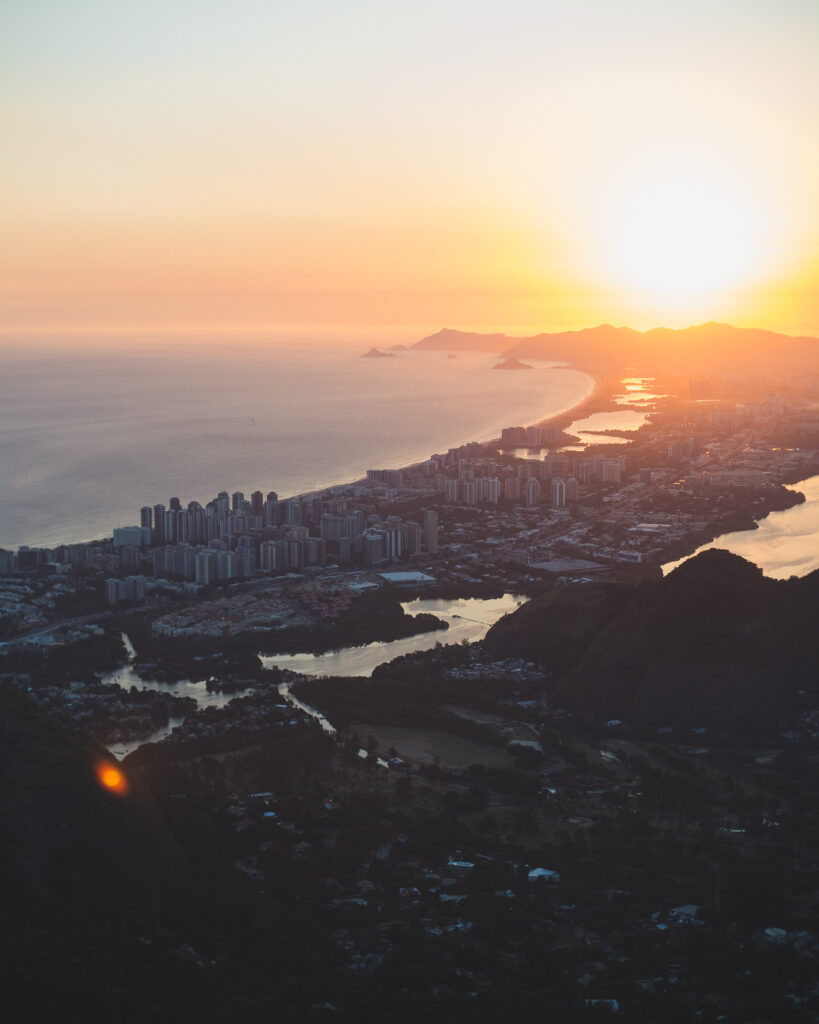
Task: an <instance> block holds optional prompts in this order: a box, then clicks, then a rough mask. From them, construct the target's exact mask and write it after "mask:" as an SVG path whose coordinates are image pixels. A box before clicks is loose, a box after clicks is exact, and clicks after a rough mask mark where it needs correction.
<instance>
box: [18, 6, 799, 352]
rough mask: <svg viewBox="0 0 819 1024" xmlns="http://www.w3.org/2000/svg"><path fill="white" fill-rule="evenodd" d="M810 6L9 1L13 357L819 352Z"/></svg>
mask: <svg viewBox="0 0 819 1024" xmlns="http://www.w3.org/2000/svg"><path fill="white" fill-rule="evenodd" d="M817 53H819V7H817V5H816V4H815V3H812V2H807V0H785V2H781V3H773V2H749V0H746V2H743V3H739V2H734V0H725V2H721V3H718V4H712V3H706V2H704V0H689V2H686V3H677V2H670V3H667V4H657V3H649V2H639V0H623V2H621V3H618V4H612V3H608V2H605V3H604V2H591V0H581V2H578V3H575V4H571V5H568V4H558V3H552V2H549V0H546V2H540V3H523V2H517V3H516V2H511V3H507V4H500V3H483V2H480V0H475V2H470V3H466V2H446V0H443V2H441V3H437V4H432V3H423V2H422V3H417V4H413V5H406V4H399V3H391V2H383V3H379V4H377V5H376V4H370V3H355V2H352V3H347V4H336V3H318V2H311V0H308V2H304V3H301V4H298V5H296V4H284V3H277V2H266V3H263V2H261V0H238V2H233V3H230V4H227V3H224V2H215V0H200V2H197V3H193V0H166V2H159V0H145V2H143V3H142V4H139V5H119V4H110V3H104V2H102V0H76V2H74V3H72V4H58V3H55V2H49V0H25V2H22V0H9V2H7V3H5V4H3V5H2V8H0V69H1V70H0V117H2V126H3V137H4V140H5V150H6V154H7V158H6V160H5V161H4V162H3V166H2V168H0V239H2V242H0V282H2V283H1V284H0V332H2V336H3V337H5V338H11V339H13V338H16V337H20V336H22V335H30V334H33V333H37V332H49V331H51V332H65V333H67V334H77V333H80V334H81V333H83V332H85V333H89V334H93V333H98V332H104V331H106V330H136V331H139V330H146V331H148V330H151V331H155V330H169V329H170V330H179V331H183V332H184V331H190V330H196V329H200V328H206V329H210V330H218V329H228V328H244V329H262V328H280V327H289V326H292V327H294V328H299V329H307V328H311V327H319V328H331V327H335V326H338V327H339V328H355V327H359V326H360V327H362V328H364V327H369V328H372V329H376V328H378V327H380V326H381V325H388V326H389V328H390V329H391V330H396V331H398V332H399V333H400V332H401V331H403V332H404V333H405V334H406V335H407V337H408V338H410V339H411V338H412V337H414V336H416V335H417V336H420V334H419V333H418V332H421V333H427V332H429V331H431V330H435V329H437V328H438V327H440V326H442V325H444V324H447V325H449V326H452V327H460V328H465V329H482V330H504V331H508V332H512V333H514V332H519V333H523V332H526V331H538V330H560V329H566V328H575V327H583V326H589V325H592V324H596V323H600V322H603V321H608V322H614V323H623V324H629V325H631V326H633V327H636V328H641V329H645V328H649V327H653V326H656V325H657V324H660V323H662V324H666V325H668V326H672V327H680V326H685V325H687V324H691V323H697V322H702V321H704V320H723V321H731V322H733V323H736V324H738V325H740V326H763V327H768V328H771V329H774V330H780V331H784V332H787V333H794V334H797V333H801V334H816V335H819V302H818V301H817V298H818V297H819V189H817V187H816V182H817V181H818V180H819V61H817V59H816V54H817Z"/></svg>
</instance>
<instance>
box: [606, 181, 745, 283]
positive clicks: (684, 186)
mask: <svg viewBox="0 0 819 1024" xmlns="http://www.w3.org/2000/svg"><path fill="white" fill-rule="evenodd" d="M615 209H616V212H615V214H614V217H613V224H612V231H611V249H612V253H611V259H612V263H613V271H614V273H615V274H616V276H617V277H618V278H619V279H620V280H621V281H622V282H623V284H625V285H627V286H628V287H630V288H632V289H634V290H636V291H639V292H640V293H641V294H642V295H644V296H645V297H648V298H655V299H673V300H685V299H689V298H690V299H692V300H693V299H699V298H702V297H707V296H709V295H711V294H713V293H716V292H719V291H721V290H722V289H726V288H730V287H733V286H736V285H742V284H743V283H746V282H747V279H748V277H749V275H750V273H751V272H752V270H753V269H754V267H753V262H754V244H755V242H756V241H757V240H756V239H755V238H754V234H755V223H754V220H755V217H754V212H753V207H752V205H751V203H750V202H748V201H746V200H745V198H744V197H743V195H742V193H741V191H740V190H738V189H733V190H732V189H731V188H729V187H728V186H727V185H726V184H724V183H721V182H717V181H709V180H707V179H703V178H701V177H691V178H688V179H686V178H683V177H674V178H668V177H662V176H656V177H653V178H650V179H648V180H646V181H643V182H641V183H640V184H639V185H637V184H636V183H631V186H630V188H629V190H628V192H627V194H626V195H625V196H624V197H623V199H622V201H621V202H620V203H618V204H615Z"/></svg>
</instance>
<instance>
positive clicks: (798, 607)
mask: <svg viewBox="0 0 819 1024" xmlns="http://www.w3.org/2000/svg"><path fill="white" fill-rule="evenodd" d="M817 576H819V574H817V573H813V574H812V575H811V576H809V577H807V578H806V579H803V580H788V581H777V580H771V579H767V578H766V577H764V576H763V575H762V573H761V572H760V570H759V569H757V568H756V567H755V566H753V565H751V564H750V563H749V562H746V561H745V560H744V559H742V558H739V557H738V556H736V555H732V554H730V553H729V552H727V551H721V550H712V551H706V552H704V553H703V554H701V555H699V556H698V557H697V558H695V559H691V560H689V561H688V562H686V563H684V564H683V565H681V566H680V567H679V568H678V569H676V570H675V571H674V572H673V573H671V574H670V575H669V576H668V577H666V578H665V579H663V580H661V581H658V582H651V583H643V584H641V585H640V586H638V587H627V586H615V585H611V586H609V587H608V588H605V589H604V588H601V587H600V586H599V585H596V584H592V585H588V586H576V587H564V588H560V589H559V590H557V591H555V592H554V593H553V594H550V595H547V597H546V598H541V599H539V600H538V601H533V602H530V603H529V604H528V605H525V606H524V607H523V608H522V609H520V610H519V611H518V612H516V613H515V614H514V615H512V616H509V617H508V618H507V619H506V620H503V621H502V622H500V623H498V624H497V625H496V626H495V627H493V629H492V630H490V632H489V634H488V636H487V638H486V641H485V642H486V645H487V647H488V649H489V651H490V652H491V653H493V654H495V655H508V656H515V657H524V658H529V659H531V660H535V661H538V662H539V663H541V664H543V665H544V666H546V667H548V668H551V670H552V672H553V673H554V675H555V678H556V680H557V685H556V687H555V690H554V693H553V699H554V702H555V703H556V704H557V705H560V706H564V707H568V708H573V709H576V710H582V711H588V712H590V713H593V714H594V715H595V716H597V717H600V718H629V719H633V720H636V721H640V722H643V723H645V724H649V725H657V726H659V725H681V726H691V727H697V726H704V725H710V726H716V727H720V728H724V729H728V730H741V731H746V730H749V731H752V732H760V733H765V732H769V731H774V730H776V728H777V727H778V724H779V722H780V720H781V719H782V717H783V716H784V715H787V714H789V713H792V712H795V711H798V710H799V709H800V708H801V707H803V706H808V704H809V702H810V698H811V693H812V691H813V690H814V689H815V688H816V672H815V665H816V658H815V647H814V644H813V639H812V627H811V625H810V623H811V622H815V621H817V620H818V619H819V582H818V581H817V579H815V578H814V577H817ZM799 691H804V693H803V694H800V692H799Z"/></svg>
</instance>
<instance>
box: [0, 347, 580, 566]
mask: <svg viewBox="0 0 819 1024" xmlns="http://www.w3.org/2000/svg"><path fill="white" fill-rule="evenodd" d="M544 369H549V370H570V371H573V372H576V373H579V374H582V375H583V376H584V377H587V378H589V380H590V381H591V391H590V392H589V393H587V394H585V395H584V396H583V397H582V398H581V399H580V400H579V401H574V400H572V401H570V403H569V404H567V405H563V406H562V407H561V408H559V409H557V410H555V411H550V412H548V413H547V414H546V416H545V417H542V418H532V417H531V414H529V417H530V418H528V423H531V424H539V423H547V422H551V421H552V420H555V419H561V420H565V421H567V422H571V420H572V419H575V418H577V413H578V411H582V410H583V409H585V407H586V405H587V403H588V402H590V401H592V400H594V399H596V398H597V397H599V392H600V379H599V377H598V375H596V374H594V373H593V372H592V371H589V370H588V369H585V368H581V367H576V366H573V365H563V364H561V365H559V366H550V367H546V368H544ZM516 420H517V417H516V413H515V408H514V406H513V407H512V408H511V409H510V410H509V413H508V424H505V425H512V424H513V423H515V422H516ZM482 434H483V430H480V431H478V432H477V436H476V435H474V434H473V436H472V437H468V438H467V439H466V440H464V439H461V440H459V441H458V442H457V443H458V444H465V443H469V441H475V440H477V441H478V442H479V443H481V444H492V443H494V442H495V441H499V437H498V436H497V435H494V436H489V437H485V439H481V435H482ZM271 444H275V440H274V439H272V440H271ZM452 446H454V445H449V444H446V445H444V446H443V447H441V446H439V445H438V444H437V442H436V446H435V448H433V449H430V448H427V449H424V450H420V449H419V450H418V451H417V452H416V453H413V454H412V455H410V456H396V457H395V458H392V459H391V458H385V459H381V458H379V457H378V456H377V455H376V456H374V457H373V458H372V459H371V460H370V461H369V465H367V464H366V463H365V461H364V460H365V459H366V455H365V456H364V457H363V458H362V460H361V464H360V469H359V470H358V471H357V472H356V473H355V475H349V473H348V475H346V476H334V477H328V478H326V480H324V481H319V482H316V483H312V482H311V483H310V485H309V486H308V487H304V488H299V489H294V490H289V491H286V492H283V491H281V492H280V494H281V495H282V497H281V498H280V500H289V499H293V498H305V497H310V496H314V495H315V494H317V493H320V492H322V491H326V490H330V489H332V488H336V487H349V486H355V485H356V484H358V483H359V482H361V481H362V480H364V479H365V478H366V470H367V469H369V468H384V469H405V468H410V467H414V466H417V465H419V464H422V463H423V462H425V461H426V460H427V459H428V458H429V457H430V455H431V454H433V453H434V452H440V451H442V450H443V451H446V450H447V448H449V447H452ZM257 475H258V477H261V476H263V475H264V469H263V468H260V469H259V470H258V471H257ZM271 482H272V485H273V486H274V487H275V486H276V481H275V480H272V481H271ZM234 488H236V489H241V482H240V481H236V480H234V481H232V482H231V483H230V484H228V490H233V489H234ZM182 489H183V486H182V485H181V484H176V483H171V484H170V485H169V486H168V490H169V493H170V494H175V493H179V492H180V491H181V490H182ZM277 489H278V488H277ZM214 493H215V492H214ZM210 496H211V497H212V495H210ZM167 497H168V495H162V496H159V495H157V494H156V493H153V494H151V495H146V496H145V497H144V499H142V500H141V502H138V503H137V504H135V505H134V508H133V511H132V512H131V513H130V515H131V518H133V517H134V516H136V515H137V514H138V509H139V507H140V504H153V502H154V501H156V500H163V501H167ZM149 499H150V500H149ZM188 500H198V501H207V500H209V496H208V495H206V494H201V495H195V496H192V497H191V496H189V497H188ZM120 525H124V523H123V522H119V521H115V520H113V521H106V522H105V523H103V522H102V521H100V522H99V524H98V525H97V526H93V527H90V528H86V529H88V532H87V533H86V532H81V531H82V530H83V527H82V525H81V524H80V525H79V526H78V528H75V531H73V532H72V530H71V529H70V527H69V528H68V529H66V530H65V531H64V532H62V531H60V533H59V536H55V533H57V530H58V528H46V529H40V530H39V533H40V535H41V536H40V539H39V540H38V539H36V537H37V534H36V533H33V534H32V535H27V536H25V537H24V539H10V540H9V541H5V542H4V541H3V540H2V539H0V548H5V549H6V550H17V549H18V548H20V547H24V546H28V547H32V548H54V547H57V546H60V545H67V544H93V543H100V542H105V541H106V540H110V537H111V533H112V531H113V529H114V527H116V526H120ZM43 533H45V534H46V535H47V536H46V537H45V538H43V537H42V534H43Z"/></svg>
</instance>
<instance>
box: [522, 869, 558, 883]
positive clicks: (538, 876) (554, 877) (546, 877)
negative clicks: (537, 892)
mask: <svg viewBox="0 0 819 1024" xmlns="http://www.w3.org/2000/svg"><path fill="white" fill-rule="evenodd" d="M529 881H530V882H559V881H560V875H559V874H558V873H557V872H556V871H550V870H549V869H548V868H532V870H531V871H530V872H529Z"/></svg>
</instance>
